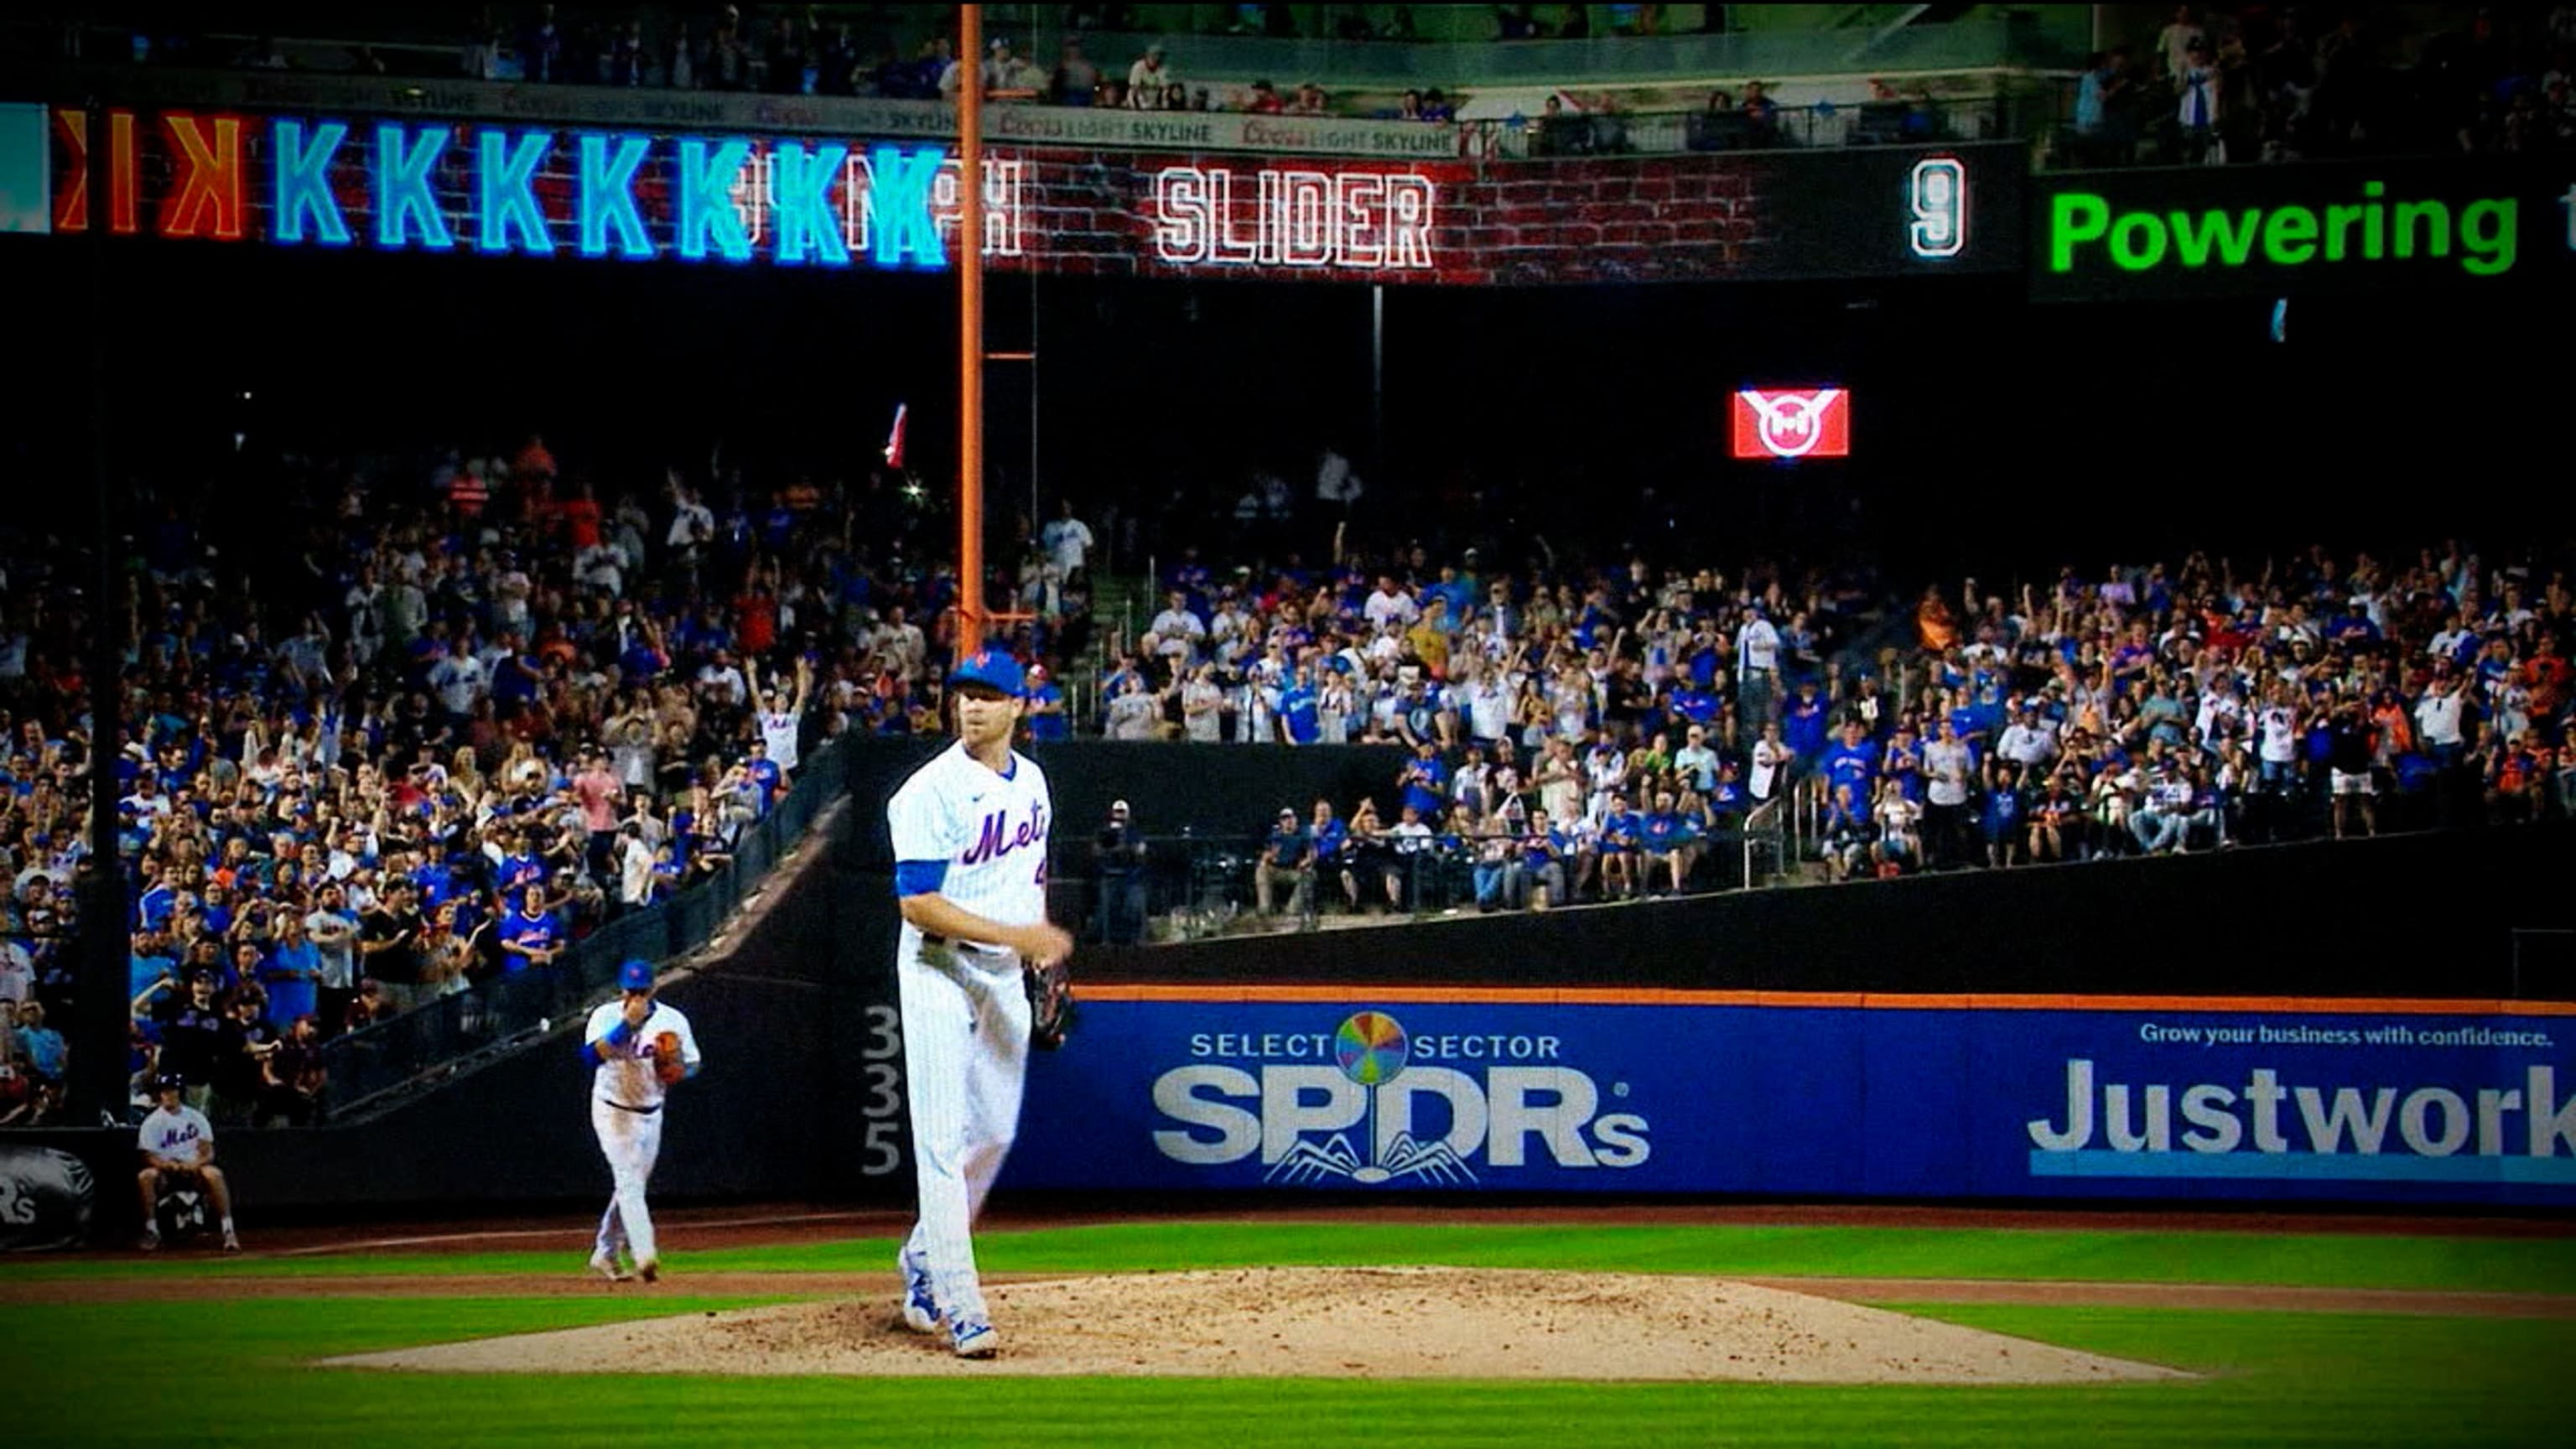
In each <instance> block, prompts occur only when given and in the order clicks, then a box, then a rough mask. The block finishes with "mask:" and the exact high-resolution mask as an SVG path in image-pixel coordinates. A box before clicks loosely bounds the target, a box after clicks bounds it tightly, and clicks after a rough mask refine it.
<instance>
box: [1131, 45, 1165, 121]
mask: <svg viewBox="0 0 2576 1449" xmlns="http://www.w3.org/2000/svg"><path fill="white" fill-rule="evenodd" d="M1175 79H1176V78H1175V77H1174V76H1173V74H1172V68H1171V67H1170V66H1167V65H1165V64H1163V43H1162V42H1161V41H1159V40H1158V41H1155V42H1154V43H1153V44H1151V45H1148V46H1146V47H1145V53H1144V54H1143V55H1141V56H1138V57H1137V58H1136V63H1135V64H1134V65H1131V66H1129V67H1127V105H1128V108H1129V109H1131V110H1138V111H1159V110H1161V109H1163V98H1164V96H1165V95H1167V94H1168V93H1169V90H1170V87H1171V85H1172V84H1173V81H1174V80H1175Z"/></svg>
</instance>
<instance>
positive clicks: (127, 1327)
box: [0, 1295, 2576, 1449]
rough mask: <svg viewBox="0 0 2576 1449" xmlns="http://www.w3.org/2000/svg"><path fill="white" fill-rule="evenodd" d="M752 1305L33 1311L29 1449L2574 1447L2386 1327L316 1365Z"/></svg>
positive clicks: (1988, 1316)
mask: <svg viewBox="0 0 2576 1449" xmlns="http://www.w3.org/2000/svg"><path fill="white" fill-rule="evenodd" d="M737 1301H738V1300H718V1299H685V1298H659V1299H655V1300H652V1301H649V1302H647V1301H644V1300H641V1299H637V1298H633V1297H628V1298H623V1299H620V1298H613V1297H609V1296H605V1295H603V1296H602V1297H600V1298H597V1299H569V1300H568V1299H561V1298H556V1299H545V1300H531V1299H412V1300H386V1299H361V1300H347V1299H333V1300H327V1301H324V1300H303V1301H298V1300H289V1299H257V1300H246V1301H234V1302H204V1301H192V1302H188V1303H183V1304H166V1303H164V1304H119V1305H114V1306H104V1307H102V1306H86V1307H58V1306H37V1307H30V1306H27V1305H13V1306H11V1307H10V1308H9V1309H8V1310H7V1314H8V1320H9V1323H10V1326H11V1339H12V1344H13V1348H12V1352H11V1353H10V1355H9V1360H8V1362H9V1365H10V1367H9V1369H8V1370H7V1371H5V1375H0V1377H4V1378H5V1380H6V1381H8V1382H10V1383H11V1384H12V1386H13V1387H15V1388H16V1389H18V1392H15V1393H13V1394H11V1395H10V1410H9V1427H10V1431H11V1442H12V1443H24V1444H30V1445H37V1444H43V1445H55V1444H85V1443H109V1442H152V1441H158V1442H170V1443H191V1444H249V1443H252V1442H259V1443H262V1444H265V1445H270V1446H274V1445H276V1444H278V1443H281V1442H303V1443H320V1444H342V1443H357V1444H364V1445H367V1446H369V1449H404V1446H410V1445H435V1446H439V1449H448V1446H453V1445H456V1444H459V1443H464V1444H473V1445H485V1444H547V1445H575V1444H613V1443H618V1442H623V1441H626V1440H629V1439H638V1440H647V1441H651V1442H655V1443H667V1442H676V1443H681V1444H686V1445H691V1446H698V1445H715V1444H735V1443H741V1444H759V1445H802V1444H815V1445H849V1444H876V1443H890V1444H902V1445H912V1446H918V1445H923V1444H938V1445H950V1444H959V1443H1026V1444H1044V1445H1050V1446H1063V1445H1072V1444H1094V1443H1114V1444H1117V1445H1119V1446H1121V1449H1131V1446H1132V1449H1156V1446H1165V1445H1169V1446H1175V1449H1179V1446H1197V1445H1203V1444H1206V1443H1208V1442H1210V1441H1211V1440H1214V1439H1220V1438H1221V1439H1222V1440H1223V1441H1224V1442H1225V1443H1226V1444H1227V1445H1228V1446H1229V1449H1249V1446H1260V1445H1271V1444H1277V1445H1283V1446H1291V1445H1292V1446H1301V1449H1302V1446H1309V1445H1313V1444H1315V1443H1317V1442H1319V1441H1323V1442H1329V1441H1330V1440H1331V1439H1333V1438H1338V1437H1343V1436H1357V1435H1364V1436H1366V1437H1367V1439H1368V1440H1369V1441H1371V1442H1384V1443H1400V1444H1406V1445H1433V1446H1437V1445H1447V1444H1479V1445H1528V1446H1532V1449H1539V1446H1556V1445H1578V1444H1595V1443H1598V1444H1613V1445H1625V1444H1636V1443H1655V1444H1662V1443H1752V1444H1760V1443H1784V1444H1832V1445H1844V1444H1857V1443H1902V1444H1916V1445H1959V1446H1977V1449H1985V1446H1994V1445H2029V1444H2071V1443H2082V1444H2084V1445H2087V1446H2090V1449H2105V1446H2116V1445H2126V1444H2188V1445H2190V1446H2192V1449H2225V1446H2235V1445H2244V1446H2249V1449H2257V1446H2259V1449H2275V1446H2282V1445H2292V1444H2309V1445H2327V1444H2351V1445H2410V1444H2427V1445H2484V1444H2496V1445H2542V1444H2559V1443H2564V1442H2565V1441H2566V1438H2567V1429H2568V1425H2569V1423H2570V1413H2571V1410H2576V1389H2571V1387H2570V1384H2571V1380H2570V1377H2569V1376H2568V1375H2567V1373H2566V1371H2565V1365H2567V1364H2568V1363H2570V1362H2571V1361H2576V1324H2570V1323H2563V1322H2532V1321H2511V1320H2480V1319H2446V1318H2413V1317H2382V1316H2373V1315H2362V1314H2284V1313H2202V1312H2146V1311H2142V1310H2134V1309H2099V1308H2024V1307H1993V1306H1974V1307H1970V1306H1939V1305H1933V1306H1920V1305H1917V1306H1913V1307H1910V1308H1909V1309H1908V1310H1907V1311H1913V1312H1923V1313H1927V1314H1930V1315H1931V1316H1935V1317H1940V1318H1945V1319H1950V1320H1952V1321H1955V1322H1959V1323H1964V1324H1969V1325H1972V1326H1975V1327H1979V1328H1985V1329H1990V1330H1993V1331H1996V1332H2002V1333H2011V1334H2016V1335H2020V1336H2023V1337H2028V1338H2033V1339H2039V1340H2044V1341H2047V1342H2051V1343H2061V1344H2066V1345H2068V1346H2071V1347H2077V1348H2083V1349H2089V1350H2094V1351H2098V1352H2104V1353H2113V1354H2121V1355H2126V1356H2130V1357H2136V1358H2142V1359H2151V1360H2155V1361H2159V1362H2164V1363H2170V1364H2174V1365H2177V1366H2180V1367H2184V1368H2190V1369H2194V1370H2197V1371H2200V1372H2203V1373H2206V1374H2209V1375H2211V1377H2209V1378H2206V1379H2203V1380H2200V1381H2196V1382H2187V1383H2180V1384H2164V1385H2140V1386H2131V1387H2124V1388H2087V1389H2037V1388H2015V1389H2001V1388H1998V1389H1913V1388H1871V1389H1860V1388H1805V1387H1802V1388H1786V1387H1783V1388H1773V1387H1761V1386H1749V1385H1670V1384H1588V1385H1587V1384H1476V1383H1451V1382H1393V1383H1389V1382H1378V1383H1369V1384H1357V1383H1343V1382H1331V1381H1321V1380H1164V1381H1157V1380H1140V1379H1074V1380H1067V1379H1014V1378H1001V1377H996V1378H992V1379H989V1380H984V1381H959V1380H902V1379H884V1380H860V1381H849V1380H830V1379H815V1378H799V1379H786V1378H781V1379H714V1378H676V1377H655V1378H637V1377H634V1376H631V1375H620V1374H618V1373H617V1372H616V1368H617V1366H616V1365H615V1364H609V1363H604V1364H602V1365H601V1366H600V1369H601V1372H600V1373H599V1374H598V1375H597V1376H578V1377H566V1376H535V1375H531V1376H528V1377H519V1376H515V1375H506V1374H504V1375H474V1376H432V1375H415V1374H394V1373H374V1372H358V1371H350V1370H325V1369H313V1368H306V1367H302V1365H303V1364H304V1363H305V1362H306V1361H308V1360H310V1359H312V1358H314V1357H318V1356H322V1355H327V1354H334V1353H350V1352H359V1351H364V1350H368V1349H378V1348H390V1347H396V1346H401V1345H406V1344H417V1343H427V1342H436V1341H452V1340H456V1339H465V1338H480V1337H487V1336H491V1335H496V1334H504V1333H516V1332H525V1331H529V1330H533V1329H541V1328H552V1327H569V1326H574V1325H579V1324H589V1323H598V1322H603V1321H610V1320H614V1319H617V1318H620V1317H631V1316H643V1315H650V1314H668V1313H675V1312H698V1311H709V1310H713V1309H717V1308H722V1307H728V1306H733V1304H734V1303H735V1302H737Z"/></svg>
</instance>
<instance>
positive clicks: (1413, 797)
mask: <svg viewBox="0 0 2576 1449" xmlns="http://www.w3.org/2000/svg"><path fill="white" fill-rule="evenodd" d="M1401 784H1402V785H1403V788H1404V801H1403V804H1404V808H1406V809H1409V810H1416V811H1420V812H1421V815H1422V818H1423V819H1426V820H1429V819H1435V818H1437V817H1438V815H1439V813H1440V807H1441V802H1442V801H1443V800H1444V799H1445V798H1446V797H1447V795H1448V793H1449V767H1448V766H1447V765H1446V764H1444V763H1442V762H1441V759H1440V751H1439V747H1438V746H1437V745H1435V744H1434V743H1432V742H1431V741H1430V740H1423V741H1421V742H1419V743H1417V744H1416V745H1415V746H1414V747H1413V758H1412V759H1410V760H1408V761H1406V762H1405V766H1404V774H1403V776H1402V779H1401Z"/></svg>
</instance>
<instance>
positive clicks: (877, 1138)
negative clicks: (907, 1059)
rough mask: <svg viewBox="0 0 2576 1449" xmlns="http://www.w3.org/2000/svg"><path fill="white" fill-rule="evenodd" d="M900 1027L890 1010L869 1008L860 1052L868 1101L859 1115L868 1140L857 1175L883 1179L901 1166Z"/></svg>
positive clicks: (898, 1018) (901, 1094) (901, 1033)
mask: <svg viewBox="0 0 2576 1449" xmlns="http://www.w3.org/2000/svg"><path fill="white" fill-rule="evenodd" d="M902 1057H903V1026H902V1022H901V1018H900V1016H899V1015H898V1014H897V1013H896V1011H895V1009H894V1008H893V1007H891V1006H871V1007H869V1008H868V1041H867V1045H865V1046H863V1047H861V1048H860V1049H859V1060H860V1061H861V1062H862V1063H864V1064H865V1074H866V1077H867V1081H866V1084H865V1087H864V1090H865V1092H866V1094H867V1100H866V1102H865V1103H863V1104H862V1105H861V1107H860V1109H859V1115H860V1116H861V1117H862V1118H863V1119H864V1120H865V1121H866V1122H867V1124H868V1126H867V1140H866V1142H865V1143H864V1144H863V1146H862V1148H861V1151H862V1152H863V1154H864V1156H863V1157H862V1159H861V1161H860V1163H859V1171H861V1172H862V1173H865V1174H866V1175H868V1176H869V1177H883V1176H885V1175H886V1174H888V1173H890V1172H893V1171H895V1170H896V1169H898V1168H900V1167H902V1166H903V1145H902V1144H903V1068H902V1067H900V1066H898V1065H896V1063H897V1062H899V1061H900V1060H902Z"/></svg>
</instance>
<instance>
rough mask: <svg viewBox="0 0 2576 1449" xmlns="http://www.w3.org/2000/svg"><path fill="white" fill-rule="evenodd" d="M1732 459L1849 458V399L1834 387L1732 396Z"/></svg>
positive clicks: (1766, 390) (1767, 390)
mask: <svg viewBox="0 0 2576 1449" xmlns="http://www.w3.org/2000/svg"><path fill="white" fill-rule="evenodd" d="M1734 431H1735V449H1734V452H1735V456H1736V457H1739V458H1848V457H1850V456H1851V394H1850V393H1849V392H1846V391H1844V390H1843V389H1841V388H1838V387H1784V388H1754V387H1748V388H1745V389H1743V390H1741V391H1739V392H1738V393H1736V395H1735V430H1734Z"/></svg>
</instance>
